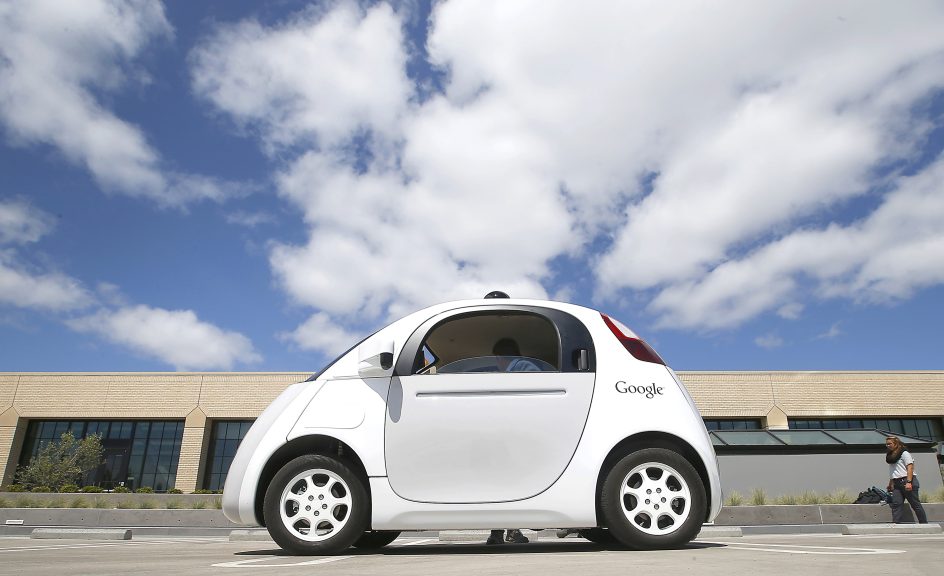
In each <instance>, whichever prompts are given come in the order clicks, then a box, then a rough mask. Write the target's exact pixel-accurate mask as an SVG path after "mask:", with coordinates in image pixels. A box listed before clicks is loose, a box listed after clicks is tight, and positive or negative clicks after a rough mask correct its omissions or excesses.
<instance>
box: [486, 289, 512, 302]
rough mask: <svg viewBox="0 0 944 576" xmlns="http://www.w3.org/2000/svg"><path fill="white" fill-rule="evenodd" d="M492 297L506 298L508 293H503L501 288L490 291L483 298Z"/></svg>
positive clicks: (488, 298)
mask: <svg viewBox="0 0 944 576" xmlns="http://www.w3.org/2000/svg"><path fill="white" fill-rule="evenodd" d="M492 298H508V294H505V293H504V292H502V291H501V290H492V291H491V292H489V293H488V294H486V295H485V299H486V300H490V299H492Z"/></svg>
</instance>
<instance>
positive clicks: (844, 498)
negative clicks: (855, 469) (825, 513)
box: [823, 488, 855, 504]
mask: <svg viewBox="0 0 944 576" xmlns="http://www.w3.org/2000/svg"><path fill="white" fill-rule="evenodd" d="M854 501H855V498H853V496H852V494H850V493H849V491H848V490H846V489H845V488H840V489H838V490H836V491H835V492H830V493H829V494H827V495H826V497H825V498H824V500H823V503H824V504H852V503H853V502H854Z"/></svg>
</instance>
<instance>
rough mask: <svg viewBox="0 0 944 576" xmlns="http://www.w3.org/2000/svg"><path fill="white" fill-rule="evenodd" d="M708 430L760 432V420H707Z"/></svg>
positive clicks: (706, 426)
mask: <svg viewBox="0 0 944 576" xmlns="http://www.w3.org/2000/svg"><path fill="white" fill-rule="evenodd" d="M705 428H707V429H708V430H760V429H761V425H760V420H750V419H749V420H737V419H731V418H725V419H723V420H705Z"/></svg>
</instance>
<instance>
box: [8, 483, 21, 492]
mask: <svg viewBox="0 0 944 576" xmlns="http://www.w3.org/2000/svg"><path fill="white" fill-rule="evenodd" d="M3 491H4V492H26V486H23V485H22V484H10V485H9V486H7V487H6V488H4V489H3Z"/></svg>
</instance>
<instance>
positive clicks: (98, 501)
mask: <svg viewBox="0 0 944 576" xmlns="http://www.w3.org/2000/svg"><path fill="white" fill-rule="evenodd" d="M92 508H108V500H105V499H104V498H102V497H101V496H96V497H95V499H94V500H92Z"/></svg>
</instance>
